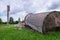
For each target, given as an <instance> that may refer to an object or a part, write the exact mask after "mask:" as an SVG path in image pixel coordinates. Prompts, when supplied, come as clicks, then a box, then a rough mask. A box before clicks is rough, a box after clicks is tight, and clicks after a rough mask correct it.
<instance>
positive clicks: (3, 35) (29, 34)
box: [0, 25, 60, 40]
mask: <svg viewBox="0 0 60 40" xmlns="http://www.w3.org/2000/svg"><path fill="white" fill-rule="evenodd" d="M0 40H60V32H59V31H57V32H48V33H47V34H45V35H43V34H41V33H39V32H36V31H31V30H29V29H27V28H23V29H22V30H19V29H18V28H17V27H14V26H13V25H9V26H7V25H0Z"/></svg>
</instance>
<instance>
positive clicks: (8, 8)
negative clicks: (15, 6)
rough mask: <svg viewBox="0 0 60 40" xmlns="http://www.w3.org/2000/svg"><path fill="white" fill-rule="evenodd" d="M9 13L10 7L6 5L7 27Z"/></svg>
mask: <svg viewBox="0 0 60 40" xmlns="http://www.w3.org/2000/svg"><path fill="white" fill-rule="evenodd" d="M9 11H10V5H7V25H8V24H9Z"/></svg>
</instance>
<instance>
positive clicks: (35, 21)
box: [25, 12, 49, 33]
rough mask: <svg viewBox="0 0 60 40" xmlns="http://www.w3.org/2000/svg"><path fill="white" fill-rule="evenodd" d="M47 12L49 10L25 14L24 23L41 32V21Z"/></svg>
mask: <svg viewBox="0 0 60 40" xmlns="http://www.w3.org/2000/svg"><path fill="white" fill-rule="evenodd" d="M48 14H49V12H45V13H37V14H28V15H27V16H26V20H25V23H26V24H27V25H29V26H30V27H32V28H33V29H35V30H37V31H39V32H41V33H42V26H43V21H44V19H45V17H46V16H47V15H48Z"/></svg>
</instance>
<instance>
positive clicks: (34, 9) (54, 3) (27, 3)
mask: <svg viewBox="0 0 60 40" xmlns="http://www.w3.org/2000/svg"><path fill="white" fill-rule="evenodd" d="M7 5H10V17H13V18H14V20H15V21H16V20H18V18H19V17H20V18H21V20H23V19H24V17H25V16H26V15H27V14H28V13H39V12H45V11H51V10H57V11H60V0H0V18H2V20H3V21H7V20H6V18H7V17H6V12H7V11H6V10H7Z"/></svg>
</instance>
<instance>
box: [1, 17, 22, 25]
mask: <svg viewBox="0 0 60 40" xmlns="http://www.w3.org/2000/svg"><path fill="white" fill-rule="evenodd" d="M19 22H21V21H20V18H18V20H17V21H14V19H13V17H10V19H9V24H18V23H19ZM0 24H7V22H3V21H2V19H1V18H0Z"/></svg>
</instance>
